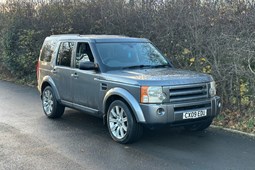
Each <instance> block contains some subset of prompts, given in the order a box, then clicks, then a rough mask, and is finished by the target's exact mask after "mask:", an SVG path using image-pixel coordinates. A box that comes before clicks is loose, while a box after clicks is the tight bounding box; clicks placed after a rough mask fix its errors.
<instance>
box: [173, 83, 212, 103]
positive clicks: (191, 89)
mask: <svg viewBox="0 0 255 170" xmlns="http://www.w3.org/2000/svg"><path fill="white" fill-rule="evenodd" d="M169 93H170V102H179V101H189V100H199V99H206V98H208V85H207V84H193V85H182V86H172V87H170V89H169Z"/></svg>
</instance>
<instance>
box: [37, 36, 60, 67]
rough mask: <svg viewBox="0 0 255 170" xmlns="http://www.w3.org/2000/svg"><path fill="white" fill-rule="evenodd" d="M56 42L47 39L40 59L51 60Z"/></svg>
mask: <svg viewBox="0 0 255 170" xmlns="http://www.w3.org/2000/svg"><path fill="white" fill-rule="evenodd" d="M56 44H57V43H56V41H45V43H44V45H43V47H42V51H41V56H40V61H45V62H50V61H51V58H52V54H53V52H54V50H55V47H56Z"/></svg>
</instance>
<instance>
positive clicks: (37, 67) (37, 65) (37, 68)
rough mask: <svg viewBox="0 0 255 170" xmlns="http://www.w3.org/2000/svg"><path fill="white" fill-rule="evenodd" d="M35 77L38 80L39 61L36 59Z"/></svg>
mask: <svg viewBox="0 0 255 170" xmlns="http://www.w3.org/2000/svg"><path fill="white" fill-rule="evenodd" d="M36 77H37V80H38V79H39V61H37V64H36Z"/></svg>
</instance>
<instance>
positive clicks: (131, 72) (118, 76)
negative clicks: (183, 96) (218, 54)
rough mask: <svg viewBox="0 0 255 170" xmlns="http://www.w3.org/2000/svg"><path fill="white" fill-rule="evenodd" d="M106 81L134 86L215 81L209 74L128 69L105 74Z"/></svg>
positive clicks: (177, 70)
mask: <svg viewBox="0 0 255 170" xmlns="http://www.w3.org/2000/svg"><path fill="white" fill-rule="evenodd" d="M103 77H104V78H105V79H106V80H109V81H114V82H121V83H126V84H134V85H160V86H167V85H170V86H171V85H182V84H196V83H205V82H210V81H213V78H212V77H211V76H210V75H208V74H203V73H197V72H193V71H187V70H180V69H174V68H151V69H128V70H115V71H108V72H106V73H104V76H103Z"/></svg>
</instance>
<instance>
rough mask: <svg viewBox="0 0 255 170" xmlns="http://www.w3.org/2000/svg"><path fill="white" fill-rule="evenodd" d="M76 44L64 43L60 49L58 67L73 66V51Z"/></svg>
mask: <svg viewBox="0 0 255 170" xmlns="http://www.w3.org/2000/svg"><path fill="white" fill-rule="evenodd" d="M73 47H74V43H73V42H62V43H61V44H60V47H59V52H58V57H57V65H59V66H66V67H70V66H71V59H72V51H73Z"/></svg>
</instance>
